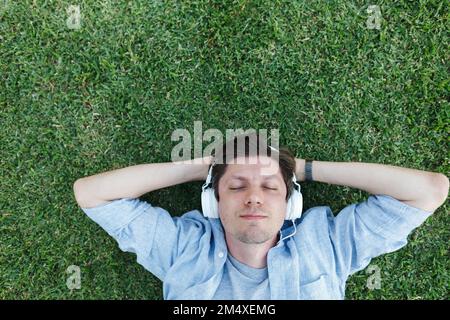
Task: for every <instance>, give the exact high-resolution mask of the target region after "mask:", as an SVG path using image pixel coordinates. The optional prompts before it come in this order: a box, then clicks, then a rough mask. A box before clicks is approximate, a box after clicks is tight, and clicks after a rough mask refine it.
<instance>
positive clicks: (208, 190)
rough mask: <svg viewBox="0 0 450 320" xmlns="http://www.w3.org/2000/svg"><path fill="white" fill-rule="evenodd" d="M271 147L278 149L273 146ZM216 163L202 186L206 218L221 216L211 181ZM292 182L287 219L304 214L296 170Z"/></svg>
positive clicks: (293, 218) (203, 208) (203, 207)
mask: <svg viewBox="0 0 450 320" xmlns="http://www.w3.org/2000/svg"><path fill="white" fill-rule="evenodd" d="M270 148H272V149H273V150H276V149H275V148H273V147H270ZM276 151H278V150H276ZM214 165H215V163H213V164H212V165H211V167H210V168H209V172H208V177H207V178H206V182H205V183H204V184H203V186H202V210H203V215H204V216H205V217H206V218H219V204H218V202H217V199H216V197H215V195H214V189H213V188H212V183H211V179H212V168H213V166H214ZM292 182H293V184H294V188H293V190H292V193H291V196H290V197H289V200H288V203H287V209H286V217H285V220H295V219H297V218H300V217H301V216H302V210H303V196H302V193H301V187H300V184H299V183H298V182H297V178H296V177H295V173H294V172H293V173H292Z"/></svg>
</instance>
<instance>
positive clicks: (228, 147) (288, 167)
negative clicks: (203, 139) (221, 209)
mask: <svg viewBox="0 0 450 320" xmlns="http://www.w3.org/2000/svg"><path fill="white" fill-rule="evenodd" d="M241 139H242V140H241ZM238 142H240V143H241V144H242V142H244V146H245V147H244V150H238ZM255 144H256V145H255ZM251 146H252V148H251ZM241 148H242V145H241ZM218 149H219V150H218V152H217V154H215V155H214V161H215V162H216V164H215V165H214V166H213V169H212V172H211V176H212V180H211V182H212V187H213V188H214V195H215V197H216V199H217V201H219V181H220V179H221V178H222V176H223V175H224V174H225V171H226V169H227V166H228V163H229V162H230V161H232V160H234V159H236V158H238V157H242V156H245V157H249V156H256V155H261V154H262V153H263V151H264V149H265V150H266V152H265V154H263V155H265V156H267V157H271V158H272V159H273V156H272V155H273V154H275V152H276V151H274V150H272V149H271V148H270V147H269V146H268V145H267V141H266V139H264V138H262V137H261V136H260V135H259V134H256V133H250V134H242V135H239V136H235V137H234V138H233V139H231V140H229V141H227V142H225V143H224V144H223V145H222V147H220V148H218ZM242 151H243V152H244V153H242ZM254 151H256V154H254ZM278 151H279V154H278V157H277V158H278V159H277V160H278V161H277V162H278V165H279V166H280V170H281V175H282V176H283V180H284V183H285V185H286V190H287V193H286V201H287V200H288V199H289V197H290V196H291V193H292V190H293V187H294V186H293V183H292V176H293V173H294V172H295V157H294V156H293V155H292V153H291V151H290V150H289V149H288V148H286V147H281V148H279V150H278ZM231 152H232V153H231Z"/></svg>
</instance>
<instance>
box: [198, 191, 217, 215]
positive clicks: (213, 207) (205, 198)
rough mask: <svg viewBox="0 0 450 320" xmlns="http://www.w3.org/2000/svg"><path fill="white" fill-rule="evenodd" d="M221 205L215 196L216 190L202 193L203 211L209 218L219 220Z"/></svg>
mask: <svg viewBox="0 0 450 320" xmlns="http://www.w3.org/2000/svg"><path fill="white" fill-rule="evenodd" d="M218 206H219V204H218V203H217V200H216V197H215V196H214V190H213V189H211V188H208V189H206V190H204V191H203V192H202V210H203V215H204V216H205V217H207V218H219V209H218Z"/></svg>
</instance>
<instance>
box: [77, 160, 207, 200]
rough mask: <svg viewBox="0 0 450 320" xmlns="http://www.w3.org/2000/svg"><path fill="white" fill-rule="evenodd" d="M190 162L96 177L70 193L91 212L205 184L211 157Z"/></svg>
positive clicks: (144, 166)
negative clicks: (196, 183)
mask: <svg viewBox="0 0 450 320" xmlns="http://www.w3.org/2000/svg"><path fill="white" fill-rule="evenodd" d="M196 160H197V161H198V163H197V164H193V163H192V162H191V161H189V160H188V161H179V162H165V163H149V164H139V165H135V166H130V167H126V168H121V169H116V170H112V171H107V172H103V173H99V174H96V175H93V176H88V177H84V178H80V179H78V180H77V181H75V183H74V185H73V190H74V194H75V198H76V200H77V203H78V205H79V206H80V207H82V208H92V207H96V206H99V205H101V204H105V203H108V202H110V201H112V200H116V199H121V198H138V197H140V196H141V195H143V194H145V193H148V192H151V191H154V190H157V189H161V188H166V187H169V186H173V185H177V184H180V183H184V182H189V181H198V180H205V179H206V176H207V175H208V168H209V164H210V163H211V158H210V157H205V158H199V159H196Z"/></svg>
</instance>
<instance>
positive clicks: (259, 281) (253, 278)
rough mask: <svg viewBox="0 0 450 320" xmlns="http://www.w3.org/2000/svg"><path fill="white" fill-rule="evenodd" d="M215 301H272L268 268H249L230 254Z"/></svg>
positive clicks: (214, 297)
mask: <svg viewBox="0 0 450 320" xmlns="http://www.w3.org/2000/svg"><path fill="white" fill-rule="evenodd" d="M213 300H270V289H269V277H268V271H267V267H265V268H261V269H257V268H252V267H249V266H247V265H245V264H243V263H241V262H239V261H238V260H236V259H235V258H234V257H232V256H231V254H228V258H227V261H226V263H225V268H224V273H223V276H222V280H221V282H220V285H219V287H218V289H217V291H216V293H215V294H214V296H213Z"/></svg>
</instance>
